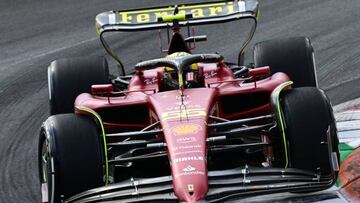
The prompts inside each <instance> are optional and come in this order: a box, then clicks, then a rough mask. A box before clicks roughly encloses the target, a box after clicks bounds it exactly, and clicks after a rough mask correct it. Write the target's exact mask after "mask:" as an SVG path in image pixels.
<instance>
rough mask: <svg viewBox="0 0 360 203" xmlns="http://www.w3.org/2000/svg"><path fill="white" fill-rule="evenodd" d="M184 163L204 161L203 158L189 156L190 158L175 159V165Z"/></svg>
mask: <svg viewBox="0 0 360 203" xmlns="http://www.w3.org/2000/svg"><path fill="white" fill-rule="evenodd" d="M184 161H204V157H203V156H188V157H181V158H175V159H174V163H181V162H184Z"/></svg>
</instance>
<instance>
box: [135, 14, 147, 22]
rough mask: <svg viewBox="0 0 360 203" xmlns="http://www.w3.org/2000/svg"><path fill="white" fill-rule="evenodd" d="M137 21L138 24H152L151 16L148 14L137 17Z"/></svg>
mask: <svg viewBox="0 0 360 203" xmlns="http://www.w3.org/2000/svg"><path fill="white" fill-rule="evenodd" d="M136 21H137V22H138V23H148V22H150V15H149V14H147V13H143V14H139V15H137V16H136Z"/></svg>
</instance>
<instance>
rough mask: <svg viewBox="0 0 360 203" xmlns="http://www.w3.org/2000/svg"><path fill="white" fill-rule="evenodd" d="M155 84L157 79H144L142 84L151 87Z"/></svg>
mask: <svg viewBox="0 0 360 203" xmlns="http://www.w3.org/2000/svg"><path fill="white" fill-rule="evenodd" d="M157 82H158V79H157V78H151V79H145V80H144V83H145V84H146V85H153V84H156V83H157Z"/></svg>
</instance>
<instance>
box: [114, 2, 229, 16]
mask: <svg viewBox="0 0 360 203" xmlns="http://www.w3.org/2000/svg"><path fill="white" fill-rule="evenodd" d="M223 5H226V3H212V4H202V5H194V6H186V5H184V6H180V7H179V10H184V9H191V8H206V7H211V6H223ZM164 11H174V7H168V8H157V9H148V10H147V9H144V10H137V11H125V12H120V14H123V13H125V14H138V13H148V12H164Z"/></svg>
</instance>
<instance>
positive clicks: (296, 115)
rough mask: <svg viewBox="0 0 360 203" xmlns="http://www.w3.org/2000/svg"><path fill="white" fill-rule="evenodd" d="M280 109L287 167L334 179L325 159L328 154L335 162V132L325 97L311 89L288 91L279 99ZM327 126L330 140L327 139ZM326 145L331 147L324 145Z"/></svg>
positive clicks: (336, 142)
mask: <svg viewBox="0 0 360 203" xmlns="http://www.w3.org/2000/svg"><path fill="white" fill-rule="evenodd" d="M281 109H282V112H283V121H284V122H285V126H286V130H285V135H286V138H287V141H288V148H289V149H288V151H289V154H290V167H292V168H298V169H303V170H307V171H313V172H320V174H321V175H322V176H329V175H330V176H331V175H335V176H337V174H336V173H335V172H334V171H333V167H332V163H331V157H330V156H329V151H331V152H336V153H337V158H339V151H338V138H337V131H336V125H335V119H334V115H333V112H332V108H331V105H330V102H329V100H328V98H327V97H326V95H325V93H324V92H323V91H322V90H319V89H317V88H314V87H303V88H295V89H290V90H288V91H285V92H284V93H283V94H282V95H281ZM329 126H330V134H331V138H330V139H331V140H328V136H327V130H328V128H329ZM329 141H330V142H331V143H332V145H331V146H329V145H328V144H327V143H329ZM335 178H336V177H334V179H335Z"/></svg>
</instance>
